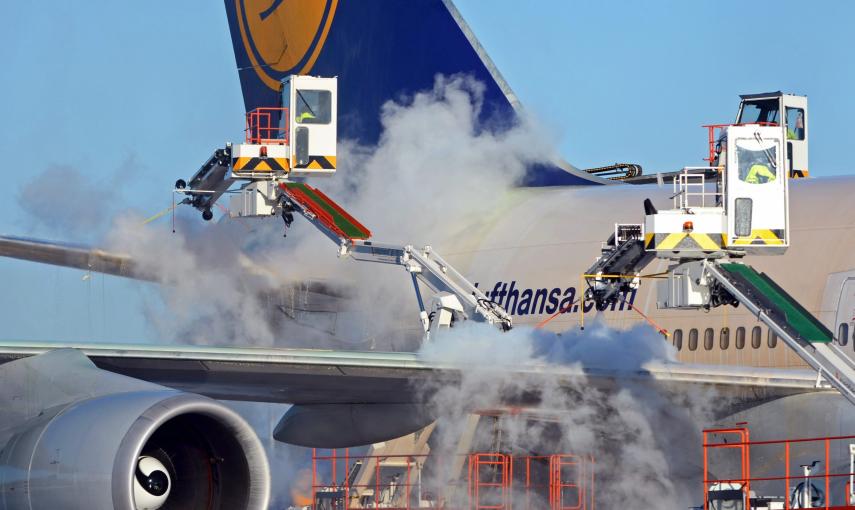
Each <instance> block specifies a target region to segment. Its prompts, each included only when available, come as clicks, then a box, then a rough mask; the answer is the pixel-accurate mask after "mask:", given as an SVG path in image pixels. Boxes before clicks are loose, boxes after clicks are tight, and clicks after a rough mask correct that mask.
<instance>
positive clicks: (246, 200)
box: [175, 76, 512, 337]
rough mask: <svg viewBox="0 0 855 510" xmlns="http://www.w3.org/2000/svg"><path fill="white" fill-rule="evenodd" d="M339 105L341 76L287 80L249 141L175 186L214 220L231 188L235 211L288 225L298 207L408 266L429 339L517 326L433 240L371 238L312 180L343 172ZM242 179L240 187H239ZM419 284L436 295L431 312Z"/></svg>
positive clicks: (363, 256)
mask: <svg viewBox="0 0 855 510" xmlns="http://www.w3.org/2000/svg"><path fill="white" fill-rule="evenodd" d="M336 111H337V82H336V79H335V78H319V77H313V76H290V77H288V78H286V79H284V80H283V81H282V95H281V106H278V107H275V108H257V109H255V110H253V111H251V112H248V113H247V114H246V130H245V133H246V136H245V140H244V143H241V144H236V145H233V144H227V145H226V147H225V148H224V149H217V150H216V151H214V154H213V156H211V157H210V158H209V159H208V161H206V162H205V164H203V165H202V167H201V168H200V169H199V170H198V171H197V172H196V173H195V174H194V175H193V177H192V178H190V180H189V181H185V180H183V179H180V180H178V181H177V182H176V183H175V188H176V189H175V192H177V193H180V194H182V195H185V198H184V200H182V202H181V203H183V204H189V205H191V206H192V207H194V208H196V209H198V210H200V211H202V217H203V218H204V219H205V220H210V219H211V218H213V212H212V210H211V208H212V207H213V206H214V205H215V204H216V203H217V201H218V200H219V199H220V198H222V196H223V195H224V194H226V193H228V194H229V195H230V201H229V215H230V216H232V217H242V218H247V217H265V216H266V217H269V216H275V215H280V216H281V217H282V219H283V220H284V222H285V226H286V229H287V228H288V226H290V225H291V222H293V221H294V213H299V214H301V215H302V216H304V217H305V218H307V219H308V220H309V221H310V222H311V223H312V224H313V225H314V226H316V227H317V228H318V229H319V230H320V231H321V232H322V233H324V234H325V235H326V236H327V237H329V238H330V239H331V240H332V241H333V242H335V243H336V245H337V246H338V249H339V255H340V256H348V257H350V258H352V259H354V260H359V261H367V262H379V263H385V264H395V265H400V266H403V267H404V268H405V269H406V270H407V272H408V273H410V276H411V277H412V281H413V287H414V289H415V292H416V298H417V300H418V304H419V315H420V320H421V322H422V326H423V328H424V330H425V334H426V335H427V337H429V336H430V331H434V330H436V328H439V327H449V326H452V325H453V324H454V323H456V322H459V321H462V320H467V319H475V320H482V321H486V322H489V323H491V324H494V325H496V326H497V327H499V328H500V329H502V330H508V329H510V328H511V325H512V323H511V317H510V315H508V313H507V312H505V310H504V309H502V307H501V306H499V305H498V304H496V303H495V302H493V301H491V300H490V299H489V298H487V296H486V295H485V294H484V293H483V292H481V291H480V290H479V289H478V288H477V287H476V286H475V285H473V284H472V283H471V282H469V281H468V280H467V279H466V278H465V277H464V276H463V275H462V274H460V273H459V272H458V271H456V270H455V269H454V268H453V267H451V265H450V264H449V263H448V262H447V261H445V260H444V259H443V258H442V257H441V256H440V255H439V254H438V253H436V252H435V251H434V250H433V249H432V248H431V247H430V246H425V247H423V248H416V247H414V246H411V245H397V244H384V243H376V242H372V241H369V238H370V237H371V231H370V230H368V228H366V227H365V226H364V225H362V224H361V223H360V222H359V221H357V220H356V219H355V218H354V217H353V216H351V215H350V214H349V213H348V212H347V211H345V210H344V209H343V208H342V207H341V206H340V205H338V204H337V203H336V202H335V201H333V200H332V199H331V198H329V197H328V196H327V195H326V194H324V193H323V192H322V191H321V190H319V189H317V188H315V187H312V186H310V185H309V184H307V183H306V182H305V180H306V179H308V178H313V177H317V176H330V175H333V174H334V173H335V171H336V130H337V126H336ZM236 184H239V188H237V189H234V190H233V189H232V188H233V186H235V185H236ZM419 282H421V283H423V284H424V285H426V286H427V287H428V288H430V289H431V290H432V291H433V292H434V293H435V295H434V297H433V299H432V302H431V304H430V313H428V310H427V309H426V307H425V304H424V300H423V299H422V295H421V290H420V287H419Z"/></svg>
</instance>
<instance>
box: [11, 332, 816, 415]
mask: <svg viewBox="0 0 855 510" xmlns="http://www.w3.org/2000/svg"><path fill="white" fill-rule="evenodd" d="M58 348H71V349H78V350H80V351H82V352H83V353H84V354H86V355H87V356H88V357H89V358H90V359H91V360H92V361H93V362H94V363H95V364H96V365H97V366H98V367H100V368H102V369H105V370H109V371H111V372H115V373H118V374H122V375H126V376H130V377H134V378H137V379H141V380H144V381H148V382H152V383H156V384H161V385H164V386H168V387H172V388H175V389H178V390H182V391H188V392H191V393H198V394H201V395H205V396H208V397H212V398H216V399H222V400H244V401H255V402H276V403H292V404H347V403H377V404H396V403H413V402H418V400H419V399H420V398H423V397H424V395H423V394H420V393H419V390H418V388H420V387H423V386H424V385H423V383H425V382H432V383H434V384H435V383H437V382H447V383H449V384H452V383H454V382H455V381H457V380H459V378H460V376H461V371H462V370H463V368H464V367H461V366H456V365H454V364H445V363H436V362H430V361H425V360H422V359H420V357H419V356H418V355H416V354H413V353H401V352H399V353H383V352H360V351H324V350H312V349H257V348H236V347H203V346H156V345H110V344H62V345H60V344H54V343H32V342H3V343H2V344H0V363H5V362H8V361H12V360H14V359H19V358H22V357H27V356H33V355H38V354H42V353H45V352H48V351H51V350H54V349H58ZM508 371H509V373H512V374H516V375H518V376H520V377H525V378H527V380H530V381H532V385H533V386H537V385H538V384H540V382H542V381H545V380H546V379H547V378H548V379H551V380H552V381H558V383H559V384H560V385H561V386H562V387H563V388H565V389H566V391H568V392H578V391H579V388H580V384H579V383H580V381H581V382H583V385H582V387H587V386H595V387H598V388H602V389H608V388H610V387H614V386H616V384H617V383H618V382H621V384H624V381H631V382H633V383H638V384H655V385H657V386H660V387H664V388H666V389H672V390H680V389H681V388H682V389H685V388H686V387H687V386H697V387H710V388H715V389H716V390H717V391H718V392H719V394H722V395H729V396H733V397H737V398H740V399H748V400H752V401H757V400H765V399H770V398H778V397H783V396H788V395H793V394H797V393H805V392H812V391H827V389H825V388H820V389H818V388H817V387H816V374H815V373H813V372H812V371H810V370H795V369H787V370H784V369H768V368H755V367H751V368H744V367H731V366H718V365H687V364H679V363H649V364H646V365H643V366H642V367H639V368H638V369H637V370H631V371H621V370H606V369H596V368H583V367H579V366H578V365H569V366H564V365H562V366H557V365H531V366H524V367H508Z"/></svg>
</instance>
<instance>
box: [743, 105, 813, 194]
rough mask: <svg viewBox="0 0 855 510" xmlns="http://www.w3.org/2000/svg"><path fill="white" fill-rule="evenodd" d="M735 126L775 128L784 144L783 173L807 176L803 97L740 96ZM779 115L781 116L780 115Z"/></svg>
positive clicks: (805, 115) (796, 176) (806, 119)
mask: <svg viewBox="0 0 855 510" xmlns="http://www.w3.org/2000/svg"><path fill="white" fill-rule="evenodd" d="M740 97H741V98H742V102H741V103H740V105H739V113H738V114H737V116H736V124H740V125H741V124H760V125H761V126H779V127H780V128H781V130H782V133H783V135H784V139H785V140H786V144H787V152H786V155H787V156H786V158H787V162H786V164H787V173H788V175H789V176H790V177H795V178H799V177H807V176H808V131H807V122H808V118H807V112H808V108H807V97H806V96H797V95H793V94H784V93H782V92H767V93H765V94H746V95H743V96H740ZM781 112H783V115H782V113H781Z"/></svg>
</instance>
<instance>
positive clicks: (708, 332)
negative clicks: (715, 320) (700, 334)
mask: <svg viewBox="0 0 855 510" xmlns="http://www.w3.org/2000/svg"><path fill="white" fill-rule="evenodd" d="M714 341H715V331H713V328H707V329H705V330H704V349H705V350H707V351H711V350H712V348H713V343H714Z"/></svg>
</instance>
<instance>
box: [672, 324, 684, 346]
mask: <svg viewBox="0 0 855 510" xmlns="http://www.w3.org/2000/svg"><path fill="white" fill-rule="evenodd" d="M671 340H672V341H673V342H674V347H675V348H676V349H677V350H678V351H682V350H683V330H682V329H675V330H674V332H673V333H672V334H671Z"/></svg>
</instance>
